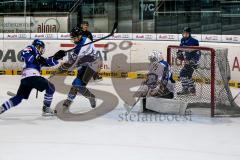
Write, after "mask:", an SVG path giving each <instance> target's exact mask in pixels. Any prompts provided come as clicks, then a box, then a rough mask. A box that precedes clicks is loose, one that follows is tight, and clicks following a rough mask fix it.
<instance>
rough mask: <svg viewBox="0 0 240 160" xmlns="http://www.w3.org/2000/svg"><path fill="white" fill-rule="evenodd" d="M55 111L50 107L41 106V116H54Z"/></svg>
mask: <svg viewBox="0 0 240 160" xmlns="http://www.w3.org/2000/svg"><path fill="white" fill-rule="evenodd" d="M54 115H55V112H54V110H52V109H51V108H50V107H46V106H43V108H42V116H45V117H47V116H54Z"/></svg>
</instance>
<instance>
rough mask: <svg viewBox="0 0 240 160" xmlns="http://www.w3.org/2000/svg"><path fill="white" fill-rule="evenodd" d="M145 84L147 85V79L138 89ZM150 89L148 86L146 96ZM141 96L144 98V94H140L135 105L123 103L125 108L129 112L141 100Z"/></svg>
mask: <svg viewBox="0 0 240 160" xmlns="http://www.w3.org/2000/svg"><path fill="white" fill-rule="evenodd" d="M143 85H145V81H143V82H142V83H141V85H140V87H139V89H138V90H140V88H141V87H142V86H143ZM149 90H150V89H149V87H148V90H147V93H146V96H147V95H148V92H149ZM141 98H142V96H138V98H137V100H136V101H135V102H134V103H133V105H131V106H129V105H128V104H126V103H124V104H123V106H124V108H125V109H126V110H127V113H128V114H129V113H130V112H131V111H132V110H133V108H134V107H135V106H136V104H137V103H138V102H139V101H140V99H141ZM128 114H127V115H128Z"/></svg>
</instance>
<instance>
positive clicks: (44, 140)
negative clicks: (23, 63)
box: [0, 76, 240, 160]
mask: <svg viewBox="0 0 240 160" xmlns="http://www.w3.org/2000/svg"><path fill="white" fill-rule="evenodd" d="M73 78H74V77H68V78H67V80H66V81H65V83H66V84H68V83H69V84H70V82H71V80H72V79H73ZM0 80H1V83H0V88H1V90H0V100H1V103H2V102H4V101H5V100H7V99H8V98H9V96H8V95H7V94H6V92H7V91H12V92H16V89H17V88H18V85H19V82H20V76H0ZM3 82H4V83H3ZM111 83H112V82H111V79H110V78H104V80H103V81H101V82H93V83H91V84H90V85H89V86H90V87H91V88H96V89H99V90H104V91H108V92H110V93H113V94H114V95H116V96H117V94H116V92H115V91H114V88H113V86H112V84H111ZM232 91H233V92H234V93H233V95H235V94H236V93H237V91H238V90H237V89H232ZM65 98H66V95H63V94H60V93H56V94H55V96H54V100H53V105H52V106H54V105H56V104H57V103H58V102H59V101H60V100H63V99H65ZM42 100H43V93H39V97H38V99H36V98H35V91H33V92H32V94H31V96H30V98H29V101H23V102H22V103H21V104H20V105H19V106H18V107H16V108H13V109H11V110H9V111H8V112H6V113H4V114H2V115H0V160H42V159H44V160H53V159H54V160H73V159H74V160H75V159H87V160H100V159H102V160H113V159H114V160H123V159H127V160H144V159H149V160H153V159H157V160H160V159H163V160H177V159H184V160H192V159H194V160H203V159H204V160H215V159H217V160H226V159H227V160H239V159H240V152H239V149H240V139H239V132H240V118H230V117H224V118H223V117H222V118H210V117H207V116H204V117H201V116H192V117H190V118H189V119H181V118H180V120H171V119H170V120H166V119H165V120H162V121H149V120H148V121H147V120H146V121H144V120H140V121H139V120H133V121H130V120H129V119H125V118H122V117H123V115H124V114H125V113H126V110H125V109H124V107H123V101H122V100H121V99H120V98H119V102H118V106H117V107H116V108H115V109H114V110H113V111H112V112H110V113H108V114H106V115H104V116H101V117H99V118H96V119H94V120H89V121H84V122H82V121H81V122H79V121H78V122H71V121H68V122H66V121H62V120H60V119H58V118H56V117H54V118H46V117H41V108H42ZM237 101H238V104H240V103H239V102H240V101H239V99H237ZM97 103H98V104H99V103H101V102H100V101H97ZM72 106H73V107H72V108H71V111H72V112H75V113H78V112H86V111H89V110H90V109H91V108H90V105H89V104H88V101H87V100H86V99H84V98H83V97H78V98H77V99H76V101H75V102H74V104H73V105H72ZM138 108H139V104H138V105H137V106H136V108H135V109H134V111H133V114H134V113H137V110H138Z"/></svg>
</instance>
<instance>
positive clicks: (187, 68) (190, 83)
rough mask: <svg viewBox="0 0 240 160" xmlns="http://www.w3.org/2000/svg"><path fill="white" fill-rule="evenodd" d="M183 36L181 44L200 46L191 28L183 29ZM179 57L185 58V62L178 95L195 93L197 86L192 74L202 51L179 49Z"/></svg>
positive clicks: (181, 72)
mask: <svg viewBox="0 0 240 160" xmlns="http://www.w3.org/2000/svg"><path fill="white" fill-rule="evenodd" d="M182 35H183V38H182V39H181V43H180V46H183V47H187V46H199V42H198V40H197V39H194V38H193V37H192V36H191V28H190V27H185V28H184V29H183V33H182ZM177 57H178V59H180V60H184V61H185V64H184V66H183V68H182V69H181V71H180V80H181V83H182V91H180V92H178V93H177V94H178V95H186V94H195V93H196V88H195V84H194V80H193V79H192V75H193V72H194V70H195V69H196V68H197V67H198V63H199V60H200V57H201V53H200V51H198V50H194V51H189V52H186V51H181V50H179V51H178V53H177Z"/></svg>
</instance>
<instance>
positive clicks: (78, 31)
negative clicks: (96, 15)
mask: <svg viewBox="0 0 240 160" xmlns="http://www.w3.org/2000/svg"><path fill="white" fill-rule="evenodd" d="M82 34H83V31H82V29H81V28H79V27H74V28H73V29H72V30H71V32H70V36H71V38H74V37H79V36H81V35H82Z"/></svg>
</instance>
